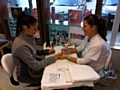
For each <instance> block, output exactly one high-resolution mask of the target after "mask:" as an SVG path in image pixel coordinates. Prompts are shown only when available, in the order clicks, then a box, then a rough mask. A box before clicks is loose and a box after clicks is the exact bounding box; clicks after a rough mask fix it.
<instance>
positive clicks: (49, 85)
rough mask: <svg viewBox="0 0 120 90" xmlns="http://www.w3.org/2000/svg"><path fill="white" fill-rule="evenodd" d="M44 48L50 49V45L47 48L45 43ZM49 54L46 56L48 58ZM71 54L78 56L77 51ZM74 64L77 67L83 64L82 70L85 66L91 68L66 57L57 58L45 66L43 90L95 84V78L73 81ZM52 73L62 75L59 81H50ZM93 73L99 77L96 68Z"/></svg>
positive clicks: (57, 47) (58, 48) (59, 48)
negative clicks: (71, 72)
mask: <svg viewBox="0 0 120 90" xmlns="http://www.w3.org/2000/svg"><path fill="white" fill-rule="evenodd" d="M73 47H74V46H70V48H73ZM43 48H44V49H48V47H47V48H46V47H45V44H44V47H43ZM61 48H63V46H56V47H54V49H55V50H56V53H59V52H61ZM53 55H54V54H53ZM49 56H51V55H49ZM49 56H46V58H47V57H49ZM71 56H74V57H77V55H76V54H75V53H74V54H71ZM72 66H76V67H77V66H78V67H79V66H81V67H82V68H81V70H82V69H84V67H85V68H86V69H91V67H90V66H87V65H78V64H75V63H73V62H70V61H68V60H66V59H64V60H57V61H56V62H55V63H53V64H51V65H49V66H47V67H46V68H45V70H44V73H43V77H42V81H41V88H42V90H51V89H61V88H70V87H76V86H94V84H93V80H89V81H87V80H85V81H80V82H78V83H73V82H72V80H71V74H70V70H69V69H70V68H72ZM76 71H77V69H76ZM83 72H84V71H83ZM85 73H86V72H85ZM85 73H84V74H85ZM50 74H54V75H55V74H56V75H58V76H60V75H61V76H60V77H59V78H58V80H57V82H50ZM74 74H75V75H77V76H78V75H79V73H77V72H75V73H74ZM74 74H73V75H74ZM91 74H93V76H95V78H97V79H99V75H98V74H97V73H96V72H95V71H94V70H92V73H91ZM97 75H98V76H97ZM58 76H57V77H58ZM83 76H84V75H82V77H83ZM66 77H67V78H66ZM67 81H68V82H67Z"/></svg>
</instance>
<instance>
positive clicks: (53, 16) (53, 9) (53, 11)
mask: <svg viewBox="0 0 120 90" xmlns="http://www.w3.org/2000/svg"><path fill="white" fill-rule="evenodd" d="M52 23H55V7H52Z"/></svg>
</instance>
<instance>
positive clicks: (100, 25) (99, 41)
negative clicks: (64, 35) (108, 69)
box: [61, 14, 110, 76]
mask: <svg viewBox="0 0 120 90" xmlns="http://www.w3.org/2000/svg"><path fill="white" fill-rule="evenodd" d="M83 25H84V26H83V28H82V30H83V31H84V34H85V36H87V37H86V38H85V40H84V42H83V43H82V44H81V45H80V46H78V47H76V48H74V49H67V48H66V47H65V48H63V49H62V53H63V54H62V55H61V59H68V60H70V61H72V62H74V63H77V64H87V65H89V66H91V67H92V68H93V69H94V70H96V71H97V72H98V73H99V74H100V76H103V73H102V74H101V73H100V72H101V71H102V70H103V68H104V65H105V62H106V60H107V57H108V56H109V53H110V48H109V45H108V44H107V42H106V41H107V39H106V35H107V20H106V19H104V18H100V17H99V16H97V15H94V14H92V15H89V16H87V17H85V18H84V22H83ZM80 52H81V57H78V58H76V57H71V56H69V55H68V53H80Z"/></svg>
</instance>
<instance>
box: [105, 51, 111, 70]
mask: <svg viewBox="0 0 120 90" xmlns="http://www.w3.org/2000/svg"><path fill="white" fill-rule="evenodd" d="M111 57H112V50H111V49H110V54H109V56H108V58H107V60H106V62H105V66H104V69H105V70H108V68H109V64H110V60H111Z"/></svg>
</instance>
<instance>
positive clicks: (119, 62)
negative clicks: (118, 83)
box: [111, 49, 120, 71]
mask: <svg viewBox="0 0 120 90" xmlns="http://www.w3.org/2000/svg"><path fill="white" fill-rule="evenodd" d="M111 61H112V63H113V66H114V68H115V69H116V70H119V71H120V49H112V58H111Z"/></svg>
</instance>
